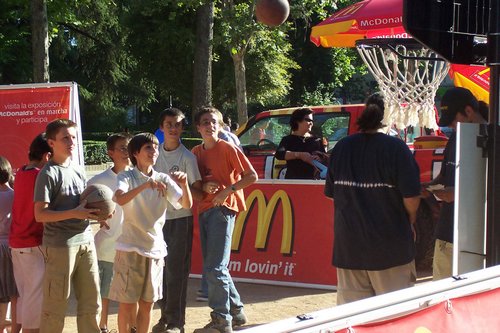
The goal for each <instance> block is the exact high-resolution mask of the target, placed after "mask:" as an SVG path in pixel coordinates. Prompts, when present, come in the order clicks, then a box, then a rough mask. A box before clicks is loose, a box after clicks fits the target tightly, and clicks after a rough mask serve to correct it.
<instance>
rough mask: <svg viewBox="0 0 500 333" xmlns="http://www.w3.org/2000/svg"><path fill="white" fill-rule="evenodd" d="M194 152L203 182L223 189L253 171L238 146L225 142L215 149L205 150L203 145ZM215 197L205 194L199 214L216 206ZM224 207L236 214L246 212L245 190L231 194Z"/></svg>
mask: <svg viewBox="0 0 500 333" xmlns="http://www.w3.org/2000/svg"><path fill="white" fill-rule="evenodd" d="M192 152H193V154H195V155H196V159H197V161H198V169H199V170H200V174H201V178H202V181H203V182H207V181H216V182H218V183H219V184H220V185H221V186H222V188H226V187H228V186H231V185H233V184H234V183H236V182H237V181H239V180H240V179H241V173H242V172H244V171H245V170H251V169H253V167H252V165H251V164H250V162H249V161H248V159H247V158H246V156H245V155H244V154H243V153H242V152H241V151H240V150H239V149H238V148H236V146H234V145H232V144H230V143H227V142H226V141H224V140H219V141H217V144H216V145H215V147H212V148H211V149H205V148H204V147H203V145H202V144H201V145H198V146H196V147H194V148H193V150H192ZM215 195H216V194H206V193H205V196H204V198H203V200H202V201H201V202H199V204H198V211H199V213H202V212H204V211H206V210H208V209H210V208H212V207H213V206H214V205H213V203H212V200H213V198H214V197H215ZM224 206H226V207H227V208H229V209H231V210H233V211H235V212H240V211H243V210H246V206H245V198H244V196H243V190H238V191H236V192H234V193H231V194H230V195H229V196H228V197H227V199H226V201H225V202H224Z"/></svg>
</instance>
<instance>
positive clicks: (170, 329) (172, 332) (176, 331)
mask: <svg viewBox="0 0 500 333" xmlns="http://www.w3.org/2000/svg"><path fill="white" fill-rule="evenodd" d="M165 333H184V327H178V326H175V325H173V324H168V326H167V330H166V331H165Z"/></svg>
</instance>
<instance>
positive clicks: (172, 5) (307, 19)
mask: <svg viewBox="0 0 500 333" xmlns="http://www.w3.org/2000/svg"><path fill="white" fill-rule="evenodd" d="M207 1H208V0H180V1H179V0H143V1H140V2H139V1H134V0H114V1H111V0H69V1H68V0H47V12H48V32H49V40H50V48H49V54H50V78H51V80H52V81H75V82H78V83H79V87H80V103H81V111H82V117H83V124H84V129H95V130H118V129H120V128H123V127H126V126H130V125H127V120H126V116H127V114H129V111H130V110H136V111H137V112H138V113H137V114H138V115H139V116H136V119H137V120H138V121H139V125H138V126H144V127H145V128H148V129H149V130H153V129H154V127H153V126H156V116H157V114H158V112H159V111H160V110H161V109H163V108H165V107H166V106H168V105H169V104H170V101H172V103H173V105H174V106H177V107H180V108H181V109H183V110H185V111H187V113H190V111H191V110H190V106H191V103H192V92H193V59H194V55H195V48H196V42H195V32H196V15H195V13H196V10H197V9H198V8H199V7H200V6H202V5H204V4H206V3H207ZM348 1H351V0H341V1H335V0H303V1H291V6H290V8H291V13H290V17H289V19H288V21H287V22H286V23H285V24H283V25H281V26H280V27H277V28H269V27H266V26H264V25H262V24H260V23H257V22H256V21H255V18H254V6H255V0H217V1H214V2H213V3H214V5H215V21H214V40H213V45H212V46H213V104H214V105H215V106H217V107H220V108H223V109H225V110H226V111H233V112H234V110H235V109H236V101H237V98H236V96H237V94H236V81H235V65H234V64H235V62H234V60H235V56H236V55H241V58H242V59H243V61H244V63H243V64H244V68H245V81H246V82H245V88H246V96H247V99H248V104H249V105H251V106H252V108H251V110H250V112H255V111H258V110H261V109H264V108H269V107H274V106H279V107H284V106H289V105H298V104H305V102H306V101H308V100H309V101H311V100H315V101H317V102H321V101H323V102H324V101H327V100H333V99H334V98H337V96H336V93H338V92H340V93H342V94H344V95H345V96H353V92H349V91H347V90H346V89H344V86H343V85H344V83H345V82H346V81H347V80H349V78H350V77H351V76H353V75H354V74H355V73H359V72H360V68H361V69H362V67H361V66H360V65H359V64H358V63H357V62H359V60H356V59H357V57H356V55H355V53H353V52H352V50H342V49H323V48H317V47H315V46H314V45H313V44H312V43H310V42H309V33H310V28H311V26H312V25H314V24H317V23H319V22H320V21H321V20H322V19H324V18H325V17H326V16H327V15H329V14H331V13H332V12H333V11H334V10H335V9H336V8H335V7H336V6H337V5H344V4H345V3H347V2H348ZM32 74H33V73H32V61H31V17H30V11H29V3H28V2H27V1H22V2H21V1H16V0H2V11H0V84H15V83H28V82H32V76H33V75H32ZM313 96H316V97H314V99H313ZM129 115H130V114H129ZM134 126H135V125H134Z"/></svg>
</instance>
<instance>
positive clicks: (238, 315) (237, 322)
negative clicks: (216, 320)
mask: <svg viewBox="0 0 500 333" xmlns="http://www.w3.org/2000/svg"><path fill="white" fill-rule="evenodd" d="M231 316H233V320H232V322H231V325H232V326H233V327H236V326H242V325H245V324H246V323H247V321H248V319H247V316H246V315H245V312H243V309H238V310H236V311H234V312H233V311H231Z"/></svg>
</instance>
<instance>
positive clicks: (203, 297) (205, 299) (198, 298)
mask: <svg viewBox="0 0 500 333" xmlns="http://www.w3.org/2000/svg"><path fill="white" fill-rule="evenodd" d="M196 301H197V302H208V296H206V295H203V294H201V295H198V296H196Z"/></svg>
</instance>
